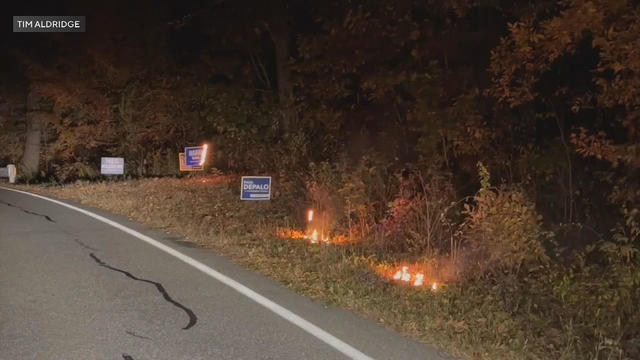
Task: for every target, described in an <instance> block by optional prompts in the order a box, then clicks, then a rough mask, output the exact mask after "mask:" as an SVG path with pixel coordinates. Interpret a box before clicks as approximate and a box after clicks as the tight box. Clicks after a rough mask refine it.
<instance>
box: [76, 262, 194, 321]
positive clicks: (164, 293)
mask: <svg viewBox="0 0 640 360" xmlns="http://www.w3.org/2000/svg"><path fill="white" fill-rule="evenodd" d="M89 256H91V258H92V259H93V260H94V261H95V262H96V263H98V265H100V266H102V267H105V268H107V269H109V270H113V271H117V272H119V273H122V274H124V275H125V276H126V277H128V278H131V279H133V280H136V281H142V282H146V283H149V284H153V285H155V287H156V289H158V292H160V294H162V297H163V298H164V299H165V300H166V301H167V302H169V303H171V304H173V306H175V307H177V308H179V309H182V310H183V311H184V312H185V313H186V314H187V315H188V316H189V323H188V324H187V326H185V327H183V328H182V330H187V329H190V328H191V327H193V326H194V325H195V324H196V322H198V317H197V316H196V314H195V313H194V312H193V311H192V310H191V309H189V308H187V307H186V306H184V305H182V304H180V303H179V302H177V301H175V300H174V299H173V298H171V296H169V293H167V290H166V289H165V288H164V286H162V284H160V283H159V282H155V281H151V280H147V279H140V278H138V277H135V276H134V275H132V274H131V273H130V272H128V271H125V270H121V269H118V268H115V267H113V266H110V265H109V264H107V263H105V262H104V261H102V260H100V258H98V257H97V256H96V255H95V254H94V253H90V254H89Z"/></svg>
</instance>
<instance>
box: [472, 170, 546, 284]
mask: <svg viewBox="0 0 640 360" xmlns="http://www.w3.org/2000/svg"><path fill="white" fill-rule="evenodd" d="M479 168H480V177H481V185H482V187H481V189H480V190H479V191H478V192H477V193H476V195H475V196H474V198H473V203H472V204H465V205H464V211H463V213H464V214H465V215H466V217H467V218H466V219H465V224H464V234H463V236H464V240H465V243H466V245H467V247H468V249H469V255H470V260H471V261H472V265H473V268H476V267H479V268H480V269H479V270H481V271H480V272H479V273H478V274H483V273H486V271H492V270H497V269H506V270H508V271H514V272H516V273H517V272H519V270H520V268H521V267H522V265H523V264H527V263H535V262H546V261H547V260H548V258H547V256H546V254H545V250H544V246H543V241H544V239H545V238H549V237H550V235H551V233H549V232H546V231H544V230H543V228H542V216H540V215H539V214H538V213H537V212H536V209H535V205H534V203H533V202H532V201H530V200H529V199H528V198H527V196H526V195H525V193H524V191H523V190H522V189H521V188H519V187H517V186H511V187H509V186H501V187H499V188H492V187H491V186H490V183H489V174H488V171H487V170H486V168H484V166H483V165H482V164H479ZM476 270H477V269H476Z"/></svg>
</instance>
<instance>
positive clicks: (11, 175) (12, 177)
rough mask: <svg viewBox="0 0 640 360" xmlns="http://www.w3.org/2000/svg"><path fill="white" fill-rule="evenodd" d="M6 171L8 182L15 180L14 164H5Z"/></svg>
mask: <svg viewBox="0 0 640 360" xmlns="http://www.w3.org/2000/svg"><path fill="white" fill-rule="evenodd" d="M7 172H8V173H9V183H11V184H13V183H15V182H16V166H15V165H13V164H9V165H7Z"/></svg>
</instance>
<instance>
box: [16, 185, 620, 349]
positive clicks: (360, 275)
mask: <svg viewBox="0 0 640 360" xmlns="http://www.w3.org/2000/svg"><path fill="white" fill-rule="evenodd" d="M237 185H238V179H237V178H233V177H214V178H207V179H147V180H135V181H124V182H103V183H76V184H72V185H66V186H19V187H20V188H22V189H26V190H28V191H32V192H37V193H41V194H45V195H49V196H53V197H57V198H61V199H71V200H75V201H79V202H81V203H83V204H86V205H90V206H95V207H99V208H102V209H106V210H108V211H111V212H113V213H117V214H122V215H126V216H128V217H129V218H130V219H132V220H135V221H138V222H141V223H143V224H146V225H147V226H149V227H151V228H155V229H163V230H165V231H167V232H170V233H173V234H178V235H181V236H183V237H185V239H187V240H189V241H192V242H194V243H197V244H199V245H200V246H203V247H206V248H210V249H213V250H214V251H215V252H217V253H219V254H222V255H225V256H227V257H229V258H231V259H232V260H234V261H235V262H236V263H239V264H241V265H243V266H245V267H247V268H250V269H253V270H256V271H258V272H260V273H263V274H265V275H267V276H269V277H271V278H273V279H275V280H277V281H279V282H281V283H283V284H284V285H286V286H288V287H289V288H291V289H293V290H295V291H297V292H299V293H302V294H304V295H307V296H309V297H311V298H314V299H316V300H318V301H321V302H324V303H327V304H331V305H335V306H340V307H344V308H347V309H351V310H353V311H355V312H357V313H359V314H361V315H363V316H365V317H368V318H371V319H375V320H377V321H379V322H380V323H383V324H384V325H386V326H388V327H390V328H393V329H395V330H397V331H399V332H401V333H404V334H406V335H409V336H411V337H414V338H416V339H418V340H421V341H424V342H428V343H430V344H433V345H435V346H436V347H438V348H440V349H443V350H444V351H447V352H449V353H451V354H454V355H456V356H460V357H463V358H474V359H586V358H594V357H596V356H602V354H605V353H607V354H612V353H615V352H613V351H610V350H611V348H613V347H615V346H619V344H620V342H619V339H617V340H618V343H617V344H616V343H615V342H616V339H609V338H605V337H604V335H606V333H605V332H604V331H601V333H602V334H603V339H599V340H598V339H597V338H596V337H594V336H595V335H594V334H592V333H591V331H600V330H598V329H599V328H597V327H596V326H595V325H594V324H595V323H593V322H595V321H608V320H610V319H602V316H600V318H599V315H597V314H596V315H591V313H593V314H595V311H597V312H598V313H600V310H602V311H603V313H604V314H605V315H607V314H608V315H611V311H614V310H611V309H594V307H597V306H601V305H599V304H600V303H599V302H597V301H596V300H593V301H591V300H589V294H585V293H584V289H587V288H589V287H588V286H590V288H591V289H593V291H594V292H599V293H602V289H598V288H597V284H590V285H589V284H588V283H589V281H588V278H589V277H590V276H591V275H590V274H586V273H583V274H573V273H570V272H568V271H566V270H562V269H561V270H558V269H554V268H553V265H550V266H549V267H548V268H547V269H545V270H541V271H539V272H532V273H531V274H528V275H525V276H524V277H519V278H514V277H513V276H512V275H508V276H507V275H505V276H503V277H500V276H498V277H495V276H494V277H493V278H490V279H486V280H478V279H476V280H469V281H464V282H458V283H449V284H445V285H444V287H442V288H440V289H439V290H438V291H436V292H433V291H431V290H430V288H429V287H425V288H420V289H417V288H413V287H411V286H403V285H400V284H397V283H394V282H390V281H388V280H384V279H381V278H380V277H378V276H377V275H376V274H375V271H374V269H375V267H376V266H377V265H379V262H378V259H376V258H375V257H374V256H372V255H371V253H370V252H369V251H367V249H366V245H363V244H352V245H342V246H331V245H330V246H325V245H311V244H309V243H308V242H304V241H300V240H297V241H296V240H290V239H282V238H279V237H278V236H277V235H276V234H277V229H279V228H282V227H283V226H288V223H290V220H289V218H288V216H287V214H286V213H285V212H283V210H282V208H281V207H280V205H281V204H279V203H278V201H272V202H242V201H240V200H239V196H238V192H237V190H236V188H237ZM401 260H402V259H398V261H401ZM583 277H584V279H583ZM594 281H595V282H597V280H595V279H594V280H593V281H592V282H594ZM584 284H587V285H588V286H587V285H585V286H582V285H584ZM604 290H606V289H604ZM585 296H586V297H585ZM598 299H600V298H598ZM612 301H613V300H612ZM607 311H609V312H607ZM594 316H595V317H594ZM612 323H613V322H612ZM605 325H606V324H605ZM607 326H608V325H607ZM613 326H615V324H614V325H613ZM594 339H595V342H596V345H597V346H601V347H602V352H601V353H598V352H597V350H594V343H593V340H594ZM590 341H591V343H590ZM598 341H600V342H599V344H598ZM607 346H609V350H607ZM626 353H627V354H629V353H632V352H628V351H627V352H626ZM607 358H611V359H618V358H625V357H622V356H621V357H613V356H611V357H610V356H607Z"/></svg>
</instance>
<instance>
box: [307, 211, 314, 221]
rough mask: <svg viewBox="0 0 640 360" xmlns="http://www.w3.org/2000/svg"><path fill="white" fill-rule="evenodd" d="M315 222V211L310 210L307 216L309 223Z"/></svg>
mask: <svg viewBox="0 0 640 360" xmlns="http://www.w3.org/2000/svg"><path fill="white" fill-rule="evenodd" d="M312 220H313V210H309V213H308V214H307V221H309V222H311V221H312Z"/></svg>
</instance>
